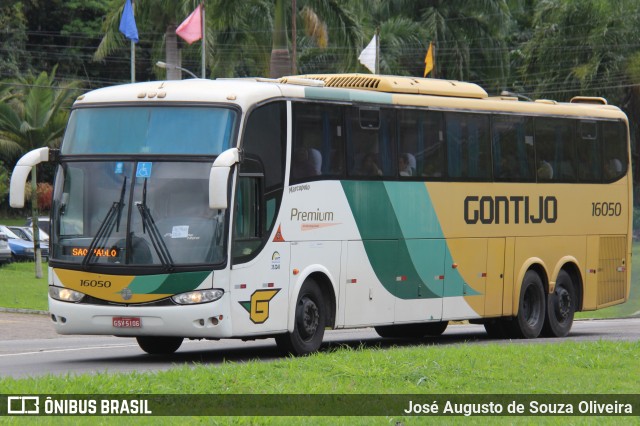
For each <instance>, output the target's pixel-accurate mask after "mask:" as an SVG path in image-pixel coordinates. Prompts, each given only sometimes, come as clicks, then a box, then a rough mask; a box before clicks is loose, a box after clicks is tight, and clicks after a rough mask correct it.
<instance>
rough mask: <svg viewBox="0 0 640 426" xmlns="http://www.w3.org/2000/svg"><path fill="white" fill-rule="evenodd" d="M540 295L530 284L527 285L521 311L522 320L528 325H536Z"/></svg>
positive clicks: (538, 317)
mask: <svg viewBox="0 0 640 426" xmlns="http://www.w3.org/2000/svg"><path fill="white" fill-rule="evenodd" d="M540 300H541V299H540V295H539V294H538V292H537V291H535V288H533V287H532V286H530V287H528V288H527V290H526V291H525V293H524V300H523V301H522V311H523V314H524V320H525V321H526V322H527V324H529V325H530V326H534V325H536V324H537V323H538V322H539V321H540V309H539V308H538V307H539V306H540Z"/></svg>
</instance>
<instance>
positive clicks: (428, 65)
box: [424, 43, 433, 77]
mask: <svg viewBox="0 0 640 426" xmlns="http://www.w3.org/2000/svg"><path fill="white" fill-rule="evenodd" d="M432 70H433V43H429V50H427V56H425V57H424V76H425V77H426V76H427V74H429V73H430V72H431V71H432Z"/></svg>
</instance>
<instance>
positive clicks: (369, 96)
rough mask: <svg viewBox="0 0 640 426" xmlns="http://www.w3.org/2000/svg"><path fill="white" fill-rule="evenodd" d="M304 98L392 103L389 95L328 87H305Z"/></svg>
mask: <svg viewBox="0 0 640 426" xmlns="http://www.w3.org/2000/svg"><path fill="white" fill-rule="evenodd" d="M304 97H305V98H307V99H324V100H334V101H353V102H371V103H378V104H391V103H393V97H392V95H391V94H390V93H381V92H374V91H367V90H347V89H334V88H330V87H329V88H321V87H305V89H304Z"/></svg>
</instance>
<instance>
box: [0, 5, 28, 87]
mask: <svg viewBox="0 0 640 426" xmlns="http://www.w3.org/2000/svg"><path fill="white" fill-rule="evenodd" d="M5 3H6V2H3V4H2V5H0V29H1V30H0V49H1V51H2V59H1V60H0V78H4V77H8V76H18V75H20V73H21V72H22V71H23V66H24V64H25V63H26V61H24V57H23V56H21V53H22V52H24V51H25V46H26V41H27V26H26V18H25V16H24V13H23V7H22V3H21V2H8V4H5Z"/></svg>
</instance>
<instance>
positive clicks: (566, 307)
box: [542, 269, 577, 337]
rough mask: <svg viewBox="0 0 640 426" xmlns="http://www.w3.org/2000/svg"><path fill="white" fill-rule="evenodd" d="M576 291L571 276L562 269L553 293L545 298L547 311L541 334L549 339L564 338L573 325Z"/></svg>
mask: <svg viewBox="0 0 640 426" xmlns="http://www.w3.org/2000/svg"><path fill="white" fill-rule="evenodd" d="M576 302H577V300H576V290H575V287H574V285H573V280H572V279H571V276H570V275H569V274H568V273H567V272H566V271H565V270H564V269H563V270H561V271H560V273H559V274H558V279H557V280H556V286H555V290H554V291H553V293H551V294H549V296H548V297H547V310H546V315H545V320H544V327H543V328H542V333H543V335H545V336H549V337H565V336H566V335H567V334H569V331H570V330H571V326H572V325H573V315H574V314H575V312H576Z"/></svg>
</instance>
